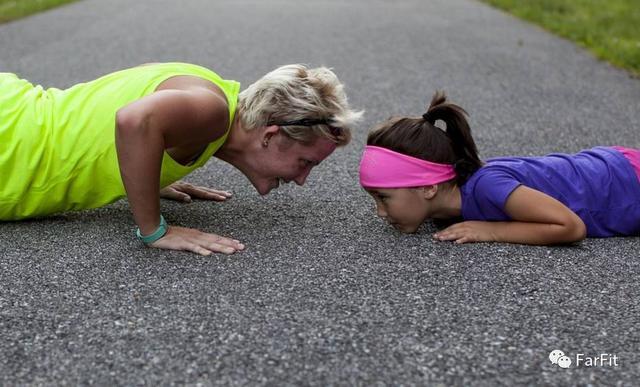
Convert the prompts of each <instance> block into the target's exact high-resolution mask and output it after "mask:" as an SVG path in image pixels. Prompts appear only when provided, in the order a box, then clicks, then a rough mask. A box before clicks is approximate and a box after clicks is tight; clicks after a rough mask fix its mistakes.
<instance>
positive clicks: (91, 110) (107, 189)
mask: <svg viewBox="0 0 640 387" xmlns="http://www.w3.org/2000/svg"><path fill="white" fill-rule="evenodd" d="M177 75H194V76H198V77H200V78H204V79H207V80H209V81H211V82H213V83H214V84H216V85H217V86H218V87H220V88H221V89H222V91H223V92H224V93H225V95H226V97H227V101H228V104H229V123H230V124H229V127H230V126H231V123H232V122H233V118H234V114H235V110H236V104H237V99H238V93H239V90H240V84H239V83H238V82H236V81H231V80H224V79H222V78H220V77H219V76H218V75H217V74H215V73H214V72H212V71H210V70H208V69H206V68H204V67H200V66H196V65H192V64H186V63H158V64H151V65H145V66H139V67H134V68H131V69H127V70H122V71H118V72H115V73H112V74H108V75H105V76H103V77H101V78H98V79H96V80H94V81H91V82H87V83H80V84H77V85H75V86H72V87H70V88H68V89H66V90H60V89H56V88H50V89H47V90H44V89H43V88H42V87H41V86H33V85H32V84H31V83H29V82H28V81H26V80H23V79H19V78H18V77H17V76H16V75H14V74H11V73H0V220H17V219H24V218H29V217H34V216H43V215H48V214H52V213H57V212H63V211H71V210H82V209H89V208H96V207H101V206H104V205H107V204H109V203H112V202H114V201H116V200H118V199H120V198H122V197H124V196H125V195H126V193H125V190H124V186H123V184H122V179H121V177H120V170H119V167H118V158H117V154H116V147H115V116H116V112H117V111H118V109H120V108H121V107H123V106H125V105H127V104H128V103H130V102H132V101H135V100H137V99H139V98H141V97H143V96H145V95H148V94H151V93H153V92H154V91H155V89H156V88H157V87H158V85H159V84H160V83H162V82H163V81H165V80H166V79H168V78H171V77H174V76H177ZM228 133H229V128H227V132H226V133H225V134H224V136H222V137H221V138H219V139H217V140H216V141H214V142H212V143H210V144H209V146H208V147H207V148H206V150H205V151H204V152H203V153H202V154H201V155H200V156H199V157H198V159H197V160H195V161H194V162H193V163H191V164H189V165H188V166H184V165H181V164H179V163H177V162H176V161H174V160H173V159H172V158H171V157H170V156H169V155H168V154H167V153H166V152H165V154H164V157H163V159H162V172H161V177H160V186H161V187H165V186H167V185H169V184H171V183H172V182H174V181H176V180H178V179H180V178H182V177H184V176H185V175H187V174H188V173H190V172H192V171H193V170H194V169H196V168H199V167H201V166H203V165H204V164H205V163H206V162H207V160H208V159H209V158H210V157H211V156H212V155H213V154H214V153H215V152H216V151H217V150H218V149H219V148H220V147H221V146H222V144H224V142H225V140H226V138H227V135H228Z"/></svg>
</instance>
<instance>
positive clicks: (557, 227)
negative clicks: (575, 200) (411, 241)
mask: <svg viewBox="0 0 640 387" xmlns="http://www.w3.org/2000/svg"><path fill="white" fill-rule="evenodd" d="M505 211H506V212H507V214H508V215H509V216H510V217H511V218H512V219H513V221H511V222H483V221H466V222H461V223H457V224H454V225H452V226H450V227H448V228H446V229H445V230H442V231H440V232H438V233H436V234H435V235H434V237H435V238H436V239H439V240H452V241H455V242H456V243H466V242H489V241H496V242H509V243H523V244H529V245H550V244H560V243H571V242H577V241H580V240H582V239H584V238H585V236H586V234H587V231H586V226H585V224H584V222H583V221H582V219H580V217H578V215H576V214H575V213H574V212H573V211H571V209H569V208H568V207H567V206H565V205H564V204H562V203H561V202H559V201H558V200H556V199H554V198H552V197H551V196H549V195H547V194H545V193H543V192H540V191H537V190H534V189H531V188H529V187H525V186H522V185H521V186H519V187H518V188H516V189H515V190H514V191H513V192H512V193H511V195H509V197H508V198H507V201H506V203H505Z"/></svg>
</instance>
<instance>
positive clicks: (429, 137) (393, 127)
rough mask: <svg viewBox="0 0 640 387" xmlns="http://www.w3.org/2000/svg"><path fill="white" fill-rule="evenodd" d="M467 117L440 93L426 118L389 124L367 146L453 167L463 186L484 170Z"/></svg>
mask: <svg viewBox="0 0 640 387" xmlns="http://www.w3.org/2000/svg"><path fill="white" fill-rule="evenodd" d="M466 116H467V112H466V111H465V110H464V109H463V108H461V107H460V106H458V105H456V104H453V103H451V102H448V101H447V97H446V95H445V93H444V92H443V91H437V92H436V93H435V94H434V96H433V98H432V99H431V103H430V104H429V108H428V109H427V112H426V113H425V114H423V115H422V117H420V118H412V117H400V118H392V119H390V120H388V121H387V122H385V123H383V124H382V125H380V126H379V127H378V128H376V129H375V130H374V131H373V132H371V133H370V134H369V137H368V138H367V145H375V146H380V147H383V148H387V149H390V150H393V151H395V152H399V153H402V154H406V155H409V156H413V157H417V158H420V159H423V160H427V161H432V162H435V163H442V164H453V166H454V168H455V171H456V175H457V177H456V181H455V182H456V184H458V185H459V186H460V185H462V184H464V183H465V182H466V181H467V179H469V177H471V175H472V174H473V173H474V172H475V171H477V170H478V168H480V167H481V166H482V161H481V160H480V158H479V156H478V149H477V147H476V144H475V142H474V141H473V137H472V136H471V129H470V128H469V123H468V122H467V119H466ZM437 121H442V122H444V124H445V125H446V130H442V129H440V128H438V127H437V126H436V122H437Z"/></svg>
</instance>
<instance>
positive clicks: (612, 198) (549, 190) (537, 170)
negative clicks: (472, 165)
mask: <svg viewBox="0 0 640 387" xmlns="http://www.w3.org/2000/svg"><path fill="white" fill-rule="evenodd" d="M521 184H522V185H524V186H527V187H529V188H533V189H535V190H538V191H541V192H544V193H546V194H547V195H549V196H551V197H553V198H555V199H557V200H559V201H560V202H562V203H563V204H564V205H566V206H567V207H569V208H570V209H571V210H572V211H573V212H575V213H576V214H577V215H578V216H579V217H580V218H581V219H582V220H583V221H584V224H585V225H586V226H587V236H590V237H606V236H615V235H640V181H638V177H637V176H636V174H635V171H634V170H633V168H632V166H631V163H629V161H628V160H627V159H626V158H625V157H624V156H623V155H622V153H620V152H618V151H616V150H614V149H611V148H606V147H596V148H593V149H589V150H585V151H582V152H580V153H577V154H573V155H569V154H560V153H554V154H550V155H547V156H544V157H501V158H495V159H490V160H487V164H486V165H484V166H483V167H482V168H480V169H479V170H478V171H476V173H474V174H473V176H471V178H470V179H469V180H468V181H467V182H466V183H465V184H464V185H462V187H461V188H460V192H461V195H462V217H463V218H464V219H465V220H487V221H508V220H511V218H510V217H509V215H507V213H506V212H505V210H504V207H505V204H506V201H507V198H508V197H509V195H510V194H511V192H513V190H514V189H516V188H517V187H518V186H520V185H521Z"/></svg>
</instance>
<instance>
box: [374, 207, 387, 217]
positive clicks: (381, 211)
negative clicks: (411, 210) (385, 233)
mask: <svg viewBox="0 0 640 387" xmlns="http://www.w3.org/2000/svg"><path fill="white" fill-rule="evenodd" d="M376 212H377V213H378V216H379V217H381V218H386V217H387V211H385V210H384V208H383V207H382V206H381V205H379V204H377V205H376Z"/></svg>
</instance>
